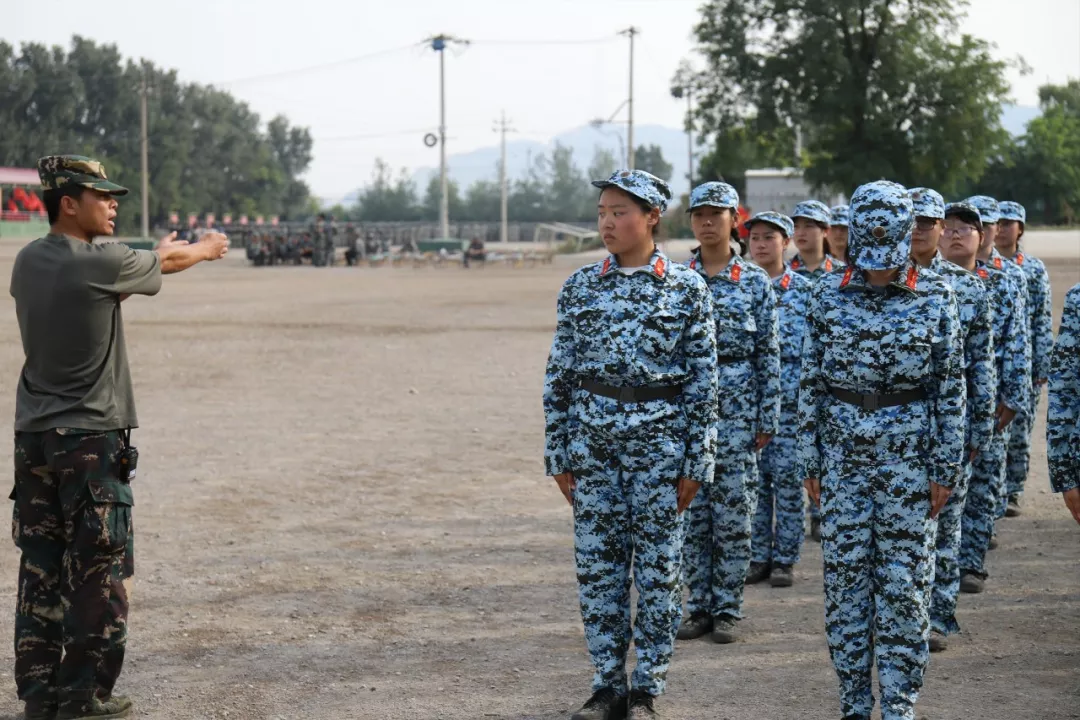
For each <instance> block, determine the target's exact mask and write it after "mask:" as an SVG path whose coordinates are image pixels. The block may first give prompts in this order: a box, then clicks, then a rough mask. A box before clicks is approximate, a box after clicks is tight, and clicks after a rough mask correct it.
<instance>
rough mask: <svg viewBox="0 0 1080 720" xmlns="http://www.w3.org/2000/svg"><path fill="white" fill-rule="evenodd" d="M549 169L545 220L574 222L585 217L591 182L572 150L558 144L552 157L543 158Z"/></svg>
mask: <svg viewBox="0 0 1080 720" xmlns="http://www.w3.org/2000/svg"><path fill="white" fill-rule="evenodd" d="M544 164H545V167H546V169H547V176H548V186H547V192H546V202H545V209H546V213H545V214H546V219H548V220H557V221H562V222H572V221H575V220H581V219H583V218H584V217H586V212H589V213H590V214H591V211H587V210H586V203H587V202H588V194H587V193H586V192H585V189H586V188H588V187H589V183H588V182H587V181H586V180H585V176H584V175H583V174H582V172H581V169H580V168H578V166H577V165H576V164H575V163H574V150H573V148H571V147H569V146H567V145H563V144H561V143H558V142H557V143H555V147H554V148H553V149H552V151H551V157H549V158H545V159H544Z"/></svg>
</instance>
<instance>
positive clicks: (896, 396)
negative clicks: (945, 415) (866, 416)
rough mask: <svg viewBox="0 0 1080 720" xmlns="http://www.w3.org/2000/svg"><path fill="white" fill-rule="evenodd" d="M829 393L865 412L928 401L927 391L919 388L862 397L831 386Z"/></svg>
mask: <svg viewBox="0 0 1080 720" xmlns="http://www.w3.org/2000/svg"><path fill="white" fill-rule="evenodd" d="M829 392H831V393H832V395H833V397H835V398H836V399H837V400H843V401H844V402H846V403H849V404H851V405H857V406H858V407H861V408H862V409H863V410H869V411H873V410H877V409H878V408H883V407H896V406H897V405H907V404H908V403H913V402H916V401H917V400H925V399H926V390H924V389H923V388H919V389H917V390H905V391H903V392H898V393H887V394H881V395H862V394H860V393H856V392H851V391H850V390H841V389H840V388H835V387H832V386H830V387H829Z"/></svg>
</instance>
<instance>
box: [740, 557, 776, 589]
mask: <svg viewBox="0 0 1080 720" xmlns="http://www.w3.org/2000/svg"><path fill="white" fill-rule="evenodd" d="M771 572H772V565H770V564H769V563H767V562H752V563H750V569H749V570H747V571H746V584H747V585H756V584H757V583H759V582H761V581H762V580H768V579H769V574H770V573H771Z"/></svg>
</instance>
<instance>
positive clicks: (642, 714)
mask: <svg viewBox="0 0 1080 720" xmlns="http://www.w3.org/2000/svg"><path fill="white" fill-rule="evenodd" d="M655 699H656V698H654V697H653V696H652V695H650V694H649V693H647V692H642V691H640V690H631V691H630V707H629V711H628V712H627V714H626V718H627V720H650V718H658V717H660V714H659V713H658V712H656V709H655V708H653V701H654V700H655Z"/></svg>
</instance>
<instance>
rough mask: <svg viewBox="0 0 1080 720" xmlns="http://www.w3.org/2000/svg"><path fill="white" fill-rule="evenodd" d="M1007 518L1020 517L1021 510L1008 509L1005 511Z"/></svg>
mask: <svg viewBox="0 0 1080 720" xmlns="http://www.w3.org/2000/svg"><path fill="white" fill-rule="evenodd" d="M1005 517H1020V508H1015V509H1014V508H1007V509H1006V510H1005Z"/></svg>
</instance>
